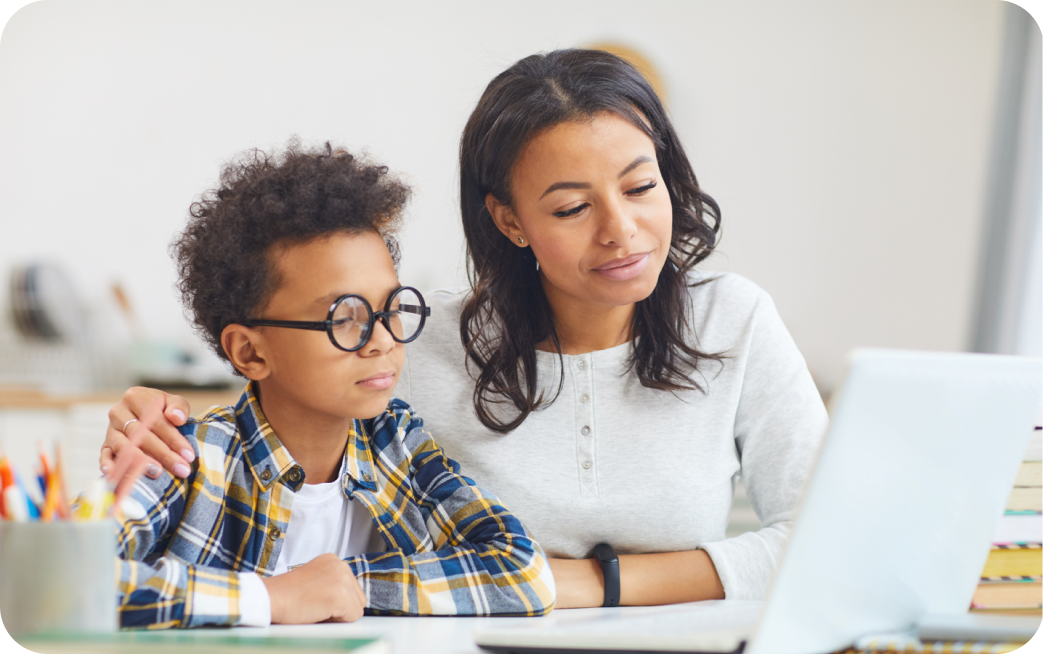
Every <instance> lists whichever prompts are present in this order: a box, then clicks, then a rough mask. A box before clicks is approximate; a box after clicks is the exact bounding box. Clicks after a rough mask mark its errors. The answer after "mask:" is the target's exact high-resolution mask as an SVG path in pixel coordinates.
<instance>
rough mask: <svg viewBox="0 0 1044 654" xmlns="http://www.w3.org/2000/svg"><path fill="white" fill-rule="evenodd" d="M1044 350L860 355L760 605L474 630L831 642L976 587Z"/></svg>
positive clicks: (510, 647) (694, 647)
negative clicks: (1033, 354) (1033, 355)
mask: <svg viewBox="0 0 1044 654" xmlns="http://www.w3.org/2000/svg"><path fill="white" fill-rule="evenodd" d="M1041 378H1042V362H1041V360H1040V359H1030V358H1023V357H1010V356H999V355H987V354H965V353H960V354H955V353H936V352H912V351H899V350H871V349H866V350H857V351H855V352H854V353H853V354H852V356H851V357H850V360H849V366H848V373H847V375H846V377H845V381H844V383H843V384H842V386H841V388H840V389H839V390H838V392H837V393H835V395H834V397H833V400H832V402H831V424H830V428H829V430H828V432H827V435H826V438H825V439H824V441H823V444H822V446H821V448H820V451H819V454H818V457H817V460H816V462H815V464H814V466H813V470H812V473H811V475H810V477H809V479H808V482H807V484H806V487H805V491H804V496H803V500H802V502H801V504H800V506H799V507H798V510H797V514H796V515H797V519H796V520H795V522H794V527H793V531H792V532H791V536H790V539H789V541H788V544H787V546H786V548H785V551H784V553H783V555H782V558H781V560H780V563H779V567H778V568H777V571H776V576H775V579H774V580H773V582H772V585H771V587H770V589H769V592H768V595H767V598H766V600H765V601H764V602H760V601H759V602H745V601H730V600H721V601H711V602H694V603H691V604H681V605H674V606H661V607H642V608H641V609H639V610H636V609H634V608H631V609H629V610H621V609H620V608H601V609H589V610H585V611H579V612H571V611H555V612H553V613H552V615H551V616H549V618H547V619H543V620H535V621H532V622H530V623H527V624H525V625H523V624H520V625H519V626H517V627H512V628H501V629H488V630H482V631H476V632H475V634H474V638H475V642H476V644H477V645H478V646H479V647H480V648H482V649H485V650H489V651H492V652H497V653H500V654H536V653H538V652H539V653H541V654H552V653H554V652H562V653H569V654H578V653H579V652H585V651H586V652H593V651H598V652H613V653H616V654H622V653H623V652H642V653H643V654H645V653H649V652H690V653H712V652H714V653H718V652H744V653H745V654H809V653H812V652H832V651H837V650H841V649H844V648H846V647H849V646H851V645H853V643H855V642H856V641H857V640H859V639H860V638H863V637H866V636H870V635H874V634H893V633H897V632H904V631H912V630H914V629H916V627H917V625H918V624H921V623H922V622H924V621H926V620H935V622H936V623H938V619H937V618H938V617H939V616H942V617H944V618H947V619H950V620H951V622H952V621H953V620H954V619H956V620H957V621H958V622H959V621H961V620H963V619H969V620H974V619H975V616H969V615H968V607H969V606H970V604H971V599H972V595H973V594H974V592H975V588H976V586H977V584H978V582H979V576H980V574H981V572H982V569H983V566H984V565H985V563H986V557H987V555H988V554H989V550H990V544H991V540H992V534H993V532H994V529H995V527H996V524H997V522H998V519H999V517H1000V516H1001V515H1002V514H1003V513H1004V506H1005V504H1006V502H1007V499H1008V495H1009V494H1010V492H1011V489H1012V486H1013V484H1014V481H1015V475H1016V473H1017V471H1018V468H1019V465H1020V463H1021V460H1022V457H1023V453H1024V452H1025V450H1026V445H1027V442H1028V441H1029V438H1030V436H1031V434H1032V433H1033V430H1034V426H1035V425H1039V424H1040V417H1041V394H1042V380H1041Z"/></svg>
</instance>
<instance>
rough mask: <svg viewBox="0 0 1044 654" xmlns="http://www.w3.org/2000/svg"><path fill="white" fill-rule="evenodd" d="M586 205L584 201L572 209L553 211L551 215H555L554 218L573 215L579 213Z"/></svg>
mask: <svg viewBox="0 0 1044 654" xmlns="http://www.w3.org/2000/svg"><path fill="white" fill-rule="evenodd" d="M586 206H587V203H586V202H585V203H583V204H580V205H577V206H575V207H573V208H572V209H566V210H565V211H555V212H554V213H553V214H551V215H553V216H555V217H556V218H568V217H569V216H575V215H576V214H578V213H580V212H581V211H583V209H584V207H586Z"/></svg>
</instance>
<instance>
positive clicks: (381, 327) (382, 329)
mask: <svg viewBox="0 0 1044 654" xmlns="http://www.w3.org/2000/svg"><path fill="white" fill-rule="evenodd" d="M393 347H395V339H394V338H392V335H391V332H390V331H388V326H387V325H385V324H384V321H383V320H380V319H377V320H374V321H373V333H372V334H370V340H369V341H368V342H367V343H366V345H365V346H364V347H363V351H364V352H367V353H369V354H383V353H385V352H388V351H389V350H391V349H392V348H393Z"/></svg>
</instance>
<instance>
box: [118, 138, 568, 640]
mask: <svg viewBox="0 0 1044 654" xmlns="http://www.w3.org/2000/svg"><path fill="white" fill-rule="evenodd" d="M408 195H409V190H408V189H407V188H406V187H405V186H403V185H402V184H400V183H398V182H397V181H395V180H392V179H390V178H389V177H388V176H387V169H386V168H384V167H380V166H375V165H372V164H370V163H367V162H365V161H361V160H359V159H357V158H354V157H352V156H351V155H349V154H347V153H345V152H343V151H337V152H334V151H332V150H331V148H330V146H329V144H327V146H326V149H325V151H319V152H308V151H302V150H301V148H300V146H298V145H297V144H295V143H291V145H290V146H289V147H288V149H287V151H286V152H285V153H283V154H281V155H280V156H278V157H275V156H270V155H266V154H263V153H256V152H255V153H254V154H252V155H250V156H248V157H246V158H243V159H240V160H237V161H233V162H232V163H231V164H229V165H228V166H227V167H226V168H225V169H224V171H223V172H222V175H221V186H220V188H219V189H218V190H216V191H214V192H210V193H208V194H205V195H204V196H203V198H202V199H201V200H200V201H199V202H196V203H194V204H193V205H192V208H191V211H190V213H191V220H190V221H189V225H188V227H187V228H186V229H185V231H184V233H183V234H182V235H181V236H180V238H178V239H177V240H176V241H175V243H174V244H173V245H172V252H173V253H174V257H175V259H176V261H177V264H178V272H179V282H178V289H179V290H180V291H181V294H182V299H183V301H184V303H185V306H186V307H187V308H188V310H189V312H190V313H191V315H192V318H193V321H194V323H195V325H196V328H197V331H198V332H199V333H200V334H201V335H202V336H203V337H204V338H205V339H206V340H207V341H208V342H209V344H210V346H211V347H212V348H213V349H214V351H215V352H217V353H218V355H219V356H221V357H223V358H225V359H226V360H227V361H229V362H230V364H231V365H232V366H233V367H234V368H235V370H236V372H237V373H238V374H240V375H242V376H244V377H246V378H247V379H249V380H250V381H249V383H248V384H247V387H246V390H245V392H244V393H243V396H242V397H241V398H240V400H239V403H238V404H236V406H235V407H224V408H214V409H212V410H211V411H210V412H209V413H208V414H207V415H206V416H204V417H203V418H201V419H200V420H191V421H189V422H188V423H187V424H186V425H185V426H184V427H182V428H181V432H182V433H183V434H184V435H185V436H186V437H188V440H189V442H190V443H191V444H192V447H193V449H194V452H193V453H192V454H193V456H191V457H189V458H190V459H192V465H193V470H192V471H191V474H189V476H188V477H187V478H185V479H177V478H174V477H172V476H170V475H167V474H164V475H162V476H160V478H159V479H157V480H154V481H153V480H149V479H147V478H142V479H141V480H140V481H139V482H138V483H137V484H136V485H135V486H134V488H133V490H132V491H131V494H130V496H129V497H128V498H127V499H126V500H124V501H123V502H122V503H121V508H122V510H123V516H122V518H121V524H120V526H121V529H120V535H119V549H120V557H121V558H122V559H123V561H122V562H121V566H122V569H121V579H120V582H119V606H120V620H121V625H122V626H124V627H151V628H163V627H194V626H199V625H204V624H209V625H214V624H217V625H237V624H238V625H252V626H263V625H267V624H269V623H309V622H321V621H324V620H334V621H351V620H355V619H357V618H358V617H359V616H360V615H362V613H363V610H364V609H365V610H366V612H368V613H375V614H382V613H383V614H455V615H479V614H503V615H541V614H544V613H547V612H548V611H550V610H551V608H552V607H553V605H554V582H553V580H552V578H551V571H550V567H549V566H548V564H547V561H546V560H545V558H544V556H543V553H542V551H541V550H540V548H539V546H538V545H537V544H536V543H535V542H534V541H533V540H532V539H531V538H530V537H529V535H528V534H527V533H526V531H525V529H524V528H523V527H522V525H521V523H520V522H519V521H518V520H517V519H516V518H515V517H514V516H513V515H512V514H510V513H509V512H508V511H507V510H505V509H504V507H503V506H501V505H500V503H499V501H498V500H497V499H496V498H495V497H494V496H493V495H492V494H490V493H488V492H486V491H484V490H482V489H481V488H479V487H477V486H476V485H475V484H474V482H472V481H471V480H470V479H468V478H466V477H464V476H462V475H461V474H460V472H459V467H458V466H457V464H456V463H454V462H453V461H451V460H450V459H448V458H446V456H445V455H444V454H443V453H442V450H441V449H440V448H439V447H438V446H437V445H436V444H435V443H434V442H433V440H432V437H431V435H430V434H428V433H427V432H425V431H424V430H423V421H422V420H421V419H420V418H418V417H416V416H415V415H414V414H413V410H412V409H411V408H410V407H409V406H408V405H407V404H406V403H404V402H402V401H401V400H397V399H392V398H391V393H392V389H393V388H394V387H395V383H396V381H397V380H398V377H399V373H400V371H401V369H402V364H403V357H404V343H405V342H408V341H410V340H412V339H413V338H416V337H417V336H418V335H419V334H420V331H421V330H422V328H423V325H424V316H425V312H426V308H425V307H424V302H423V299H422V298H421V296H420V294H419V293H417V292H416V291H414V290H413V289H410V288H408V287H400V285H399V282H398V279H397V276H396V272H395V263H394V261H393V257H394V256H395V254H396V253H397V248H396V246H395V242H394V240H393V239H392V237H391V231H392V228H393V227H394V226H395V225H396V222H397V220H398V217H399V215H400V213H401V210H402V207H403V206H404V204H405V202H406V200H407V199H408ZM324 318H325V320H324ZM324 332H325V333H324ZM134 422H135V421H133V420H132V421H130V422H128V423H127V424H126V425H124V431H125V432H126V431H129V430H131V429H133V423H134Z"/></svg>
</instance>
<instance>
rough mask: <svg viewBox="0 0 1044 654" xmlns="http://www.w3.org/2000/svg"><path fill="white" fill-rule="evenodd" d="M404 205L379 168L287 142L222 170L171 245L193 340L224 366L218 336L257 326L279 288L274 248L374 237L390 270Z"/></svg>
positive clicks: (397, 187) (405, 195)
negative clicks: (338, 237)
mask: <svg viewBox="0 0 1044 654" xmlns="http://www.w3.org/2000/svg"><path fill="white" fill-rule="evenodd" d="M409 197H410V189H409V187H408V186H406V185H405V184H403V183H402V182H400V181H398V180H397V179H395V178H394V176H391V175H388V168H387V166H382V165H380V164H377V163H373V162H371V161H368V160H366V159H364V158H362V157H360V156H355V155H352V154H350V153H348V152H347V151H345V150H341V149H338V150H334V149H333V148H332V147H331V146H330V144H329V143H326V144H325V145H324V146H322V147H321V148H316V149H307V148H304V147H302V146H301V143H300V141H298V140H297V139H296V138H295V139H291V140H290V142H289V143H288V145H287V147H286V149H285V150H283V151H281V152H277V153H268V152H264V151H262V150H256V149H255V150H248V151H247V152H245V153H243V154H241V155H239V156H237V157H235V158H234V159H233V160H232V161H230V162H229V163H228V164H226V165H225V166H224V168H222V170H221V182H220V184H219V186H218V188H215V189H212V190H209V191H206V192H205V193H203V194H202V196H201V197H200V199H199V200H198V201H197V202H193V203H192V206H191V207H190V208H189V215H190V218H189V221H188V225H186V226H185V229H184V231H182V232H181V234H179V235H178V236H177V237H176V238H175V239H174V241H173V242H172V243H171V244H170V252H171V256H173V258H174V262H175V264H176V266H177V269H178V282H177V289H178V291H179V292H180V293H181V301H182V304H183V305H184V306H185V309H186V311H187V312H188V314H190V317H191V319H192V322H193V326H194V328H195V331H196V333H197V334H199V335H200V336H201V337H202V338H203V339H204V340H205V341H207V344H208V345H210V347H211V349H213V350H214V352H215V353H217V355H218V356H219V357H221V358H222V359H225V360H226V361H228V360H229V359H228V356H227V355H226V354H225V350H224V348H222V347H221V332H222V331H223V330H224V329H225V327H227V326H228V325H231V324H243V323H245V322H246V321H248V320H250V319H252V318H259V317H260V316H259V315H257V314H258V312H260V311H263V310H264V308H265V305H266V304H267V302H268V299H269V298H270V297H271V294H272V293H273V292H274V291H275V290H276V289H277V288H278V287H279V284H280V280H279V276H278V272H279V271H278V269H276V268H275V267H273V265H272V258H271V256H270V254H271V251H272V248H273V247H274V246H281V245H293V244H297V243H304V242H306V241H310V240H312V239H314V238H321V237H323V236H328V235H331V234H335V233H338V232H348V233H351V234H358V233H362V232H367V231H375V232H377V233H378V234H380V235H381V237H382V238H383V239H384V242H385V244H386V245H387V246H388V250H389V252H391V255H392V261H394V262H396V263H398V259H399V249H398V245H397V244H396V241H395V238H394V233H395V231H396V229H397V227H398V221H399V217H400V215H401V213H402V209H403V207H404V206H405V205H406V202H407V201H408V200H409ZM235 372H236V374H239V371H238V370H236V371H235Z"/></svg>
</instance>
